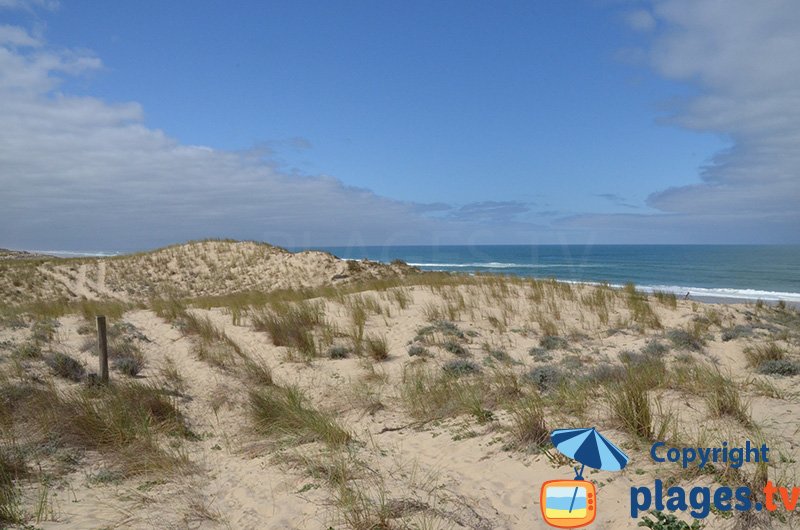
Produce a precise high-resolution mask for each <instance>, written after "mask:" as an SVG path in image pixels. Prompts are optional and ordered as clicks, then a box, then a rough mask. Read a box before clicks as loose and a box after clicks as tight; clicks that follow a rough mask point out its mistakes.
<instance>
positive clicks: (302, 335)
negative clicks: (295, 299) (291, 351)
mask: <svg viewBox="0 0 800 530" xmlns="http://www.w3.org/2000/svg"><path fill="white" fill-rule="evenodd" d="M323 316H324V314H323V311H322V305H321V304H315V303H311V302H300V303H297V304H277V305H275V306H273V308H272V310H269V311H264V312H262V313H260V314H254V315H253V316H252V317H251V320H252V324H253V328H254V329H255V330H256V331H266V332H267V333H269V334H270V337H271V338H272V343H273V344H274V345H275V346H288V347H291V348H295V349H297V350H298V351H300V353H302V354H303V355H305V356H306V357H315V356H316V355H317V346H316V343H315V342H314V334H313V329H314V327H315V326H317V325H319V324H321V323H322V319H323Z"/></svg>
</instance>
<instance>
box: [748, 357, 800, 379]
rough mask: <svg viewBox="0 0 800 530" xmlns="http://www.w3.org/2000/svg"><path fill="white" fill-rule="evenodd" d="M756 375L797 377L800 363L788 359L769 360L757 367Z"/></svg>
mask: <svg viewBox="0 0 800 530" xmlns="http://www.w3.org/2000/svg"><path fill="white" fill-rule="evenodd" d="M758 373H760V374H767V375H785V376H791V375H798V374H800V363H798V362H797V361H793V360H790V359H771V360H767V361H764V362H762V363H761V364H759V365H758Z"/></svg>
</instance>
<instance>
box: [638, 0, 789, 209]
mask: <svg viewBox="0 0 800 530" xmlns="http://www.w3.org/2000/svg"><path fill="white" fill-rule="evenodd" d="M655 12H656V14H657V16H658V17H659V18H660V19H662V20H663V21H664V22H665V23H666V24H667V27H668V29H667V30H666V31H665V32H664V33H663V34H662V35H660V36H659V37H658V38H657V39H656V41H655V44H654V47H653V50H652V61H653V66H654V67H655V68H656V69H657V70H658V71H659V72H660V73H662V74H663V75H664V76H666V77H669V78H673V79H680V80H687V81H690V82H692V83H694V84H696V86H697V87H698V88H699V90H700V93H699V94H698V95H697V96H694V97H692V98H690V99H688V100H686V101H685V102H684V104H683V105H681V106H680V107H679V108H678V109H677V110H676V112H675V114H674V115H673V116H671V117H670V121H671V122H673V123H675V124H678V125H681V126H683V127H687V128H690V129H693V130H698V131H710V132H715V133H719V134H722V135H725V136H727V137H728V138H730V139H731V141H732V143H733V145H732V147H731V148H730V150H728V151H726V152H723V153H719V154H717V155H716V156H715V157H714V158H713V160H712V161H711V163H710V164H709V165H708V166H707V167H705V168H703V169H702V173H701V177H702V183H700V184H697V185H694V186H686V187H682V188H673V189H669V190H666V191H663V192H659V193H656V194H654V195H652V196H651V197H650V199H649V204H650V205H651V206H654V207H656V208H658V209H661V210H664V211H670V212H686V213H700V212H704V213H711V212H720V213H721V212H726V211H738V212H739V213H740V214H741V215H748V214H751V213H752V214H761V213H764V212H774V213H775V214H776V215H778V214H782V213H785V212H789V211H793V210H794V209H796V207H797V206H796V205H797V204H798V202H800V54H798V53H797V51H798V50H800V9H798V5H797V2H795V1H794V0H764V1H760V2H750V1H746V0H726V1H719V0H664V1H659V2H656V4H655Z"/></svg>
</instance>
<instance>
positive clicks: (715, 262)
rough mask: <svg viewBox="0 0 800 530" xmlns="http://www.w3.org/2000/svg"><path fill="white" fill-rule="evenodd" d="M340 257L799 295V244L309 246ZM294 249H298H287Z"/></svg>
mask: <svg viewBox="0 0 800 530" xmlns="http://www.w3.org/2000/svg"><path fill="white" fill-rule="evenodd" d="M313 248H314V249H315V250H325V251H328V252H330V253H332V254H334V255H336V256H338V257H340V258H346V259H364V258H366V259H370V260H375V261H382V262H390V261H392V260H394V259H400V260H403V261H405V262H406V263H408V264H409V265H414V266H417V267H419V268H420V269H422V270H429V271H458V272H466V273H478V272H479V273H497V274H511V275H516V276H526V277H533V278H555V279H557V280H562V281H569V282H591V283H608V284H611V285H616V286H621V285H624V284H626V283H628V282H633V283H634V284H636V286H637V287H638V288H640V289H642V290H644V291H656V290H658V291H665V292H671V293H675V294H677V295H681V296H684V295H685V294H686V293H690V297H691V298H696V299H713V300H716V299H719V300H731V301H733V300H764V301H778V300H784V301H786V302H792V303H795V304H796V303H800V246H798V245H781V246H767V245H763V246H762V245H535V246H530V245H485V246H481V245H478V246H476V245H472V246H380V247H370V246H358V247H356V246H353V247H313ZM292 250H301V249H292Z"/></svg>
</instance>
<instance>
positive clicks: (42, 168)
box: [0, 31, 475, 248]
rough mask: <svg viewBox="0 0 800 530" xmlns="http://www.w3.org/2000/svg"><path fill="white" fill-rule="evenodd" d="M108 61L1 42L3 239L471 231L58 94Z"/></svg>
mask: <svg viewBox="0 0 800 530" xmlns="http://www.w3.org/2000/svg"><path fill="white" fill-rule="evenodd" d="M8 34H13V35H24V33H18V32H15V31H9V32H8ZM101 67H102V63H101V62H100V61H99V60H98V59H97V58H95V57H92V56H87V55H82V54H76V53H73V52H69V51H53V50H48V49H32V50H27V51H25V50H20V49H17V48H15V47H9V46H0V189H2V190H3V192H2V193H1V194H0V227H2V229H0V246H2V245H6V246H26V247H32V246H33V247H36V246H38V247H50V248H59V247H60V248H69V247H72V248H81V247H82V248H97V247H98V246H105V247H107V248H119V247H127V246H152V245H155V244H161V243H167V242H173V241H179V240H185V239H189V238H196V237H209V236H232V237H240V238H254V239H264V240H268V241H272V242H275V243H278V244H287V245H302V244H309V243H317V244H319V243H328V244H336V243H340V244H348V243H350V242H359V243H363V242H366V243H377V244H384V243H387V244H388V243H401V242H406V243H408V242H414V241H425V240H430V238H432V237H443V238H447V237H451V236H452V237H456V238H458V237H464V234H467V237H468V235H469V233H470V232H471V231H474V228H475V226H474V225H471V224H469V223H459V222H458V221H455V220H443V219H432V218H429V217H426V216H425V215H424V211H425V208H424V207H422V208H421V207H420V205H416V204H411V203H405V202H400V201H395V200H391V199H387V198H384V197H380V196H377V195H375V194H374V193H372V192H371V191H369V190H365V189H358V188H352V187H348V186H346V185H344V184H343V183H342V182H341V181H339V180H337V179H335V178H332V177H328V176H296V175H289V174H284V173H281V172H280V171H277V170H275V169H274V168H273V166H272V165H270V164H269V163H265V162H264V161H263V160H262V159H261V158H260V156H258V155H254V154H253V153H247V152H245V153H241V152H230V151H221V150H216V149H212V148H209V147H206V146H189V145H182V144H180V143H179V142H177V141H176V140H175V139H173V138H170V137H169V136H168V135H167V134H166V133H164V132H163V131H159V130H155V129H151V128H148V127H147V126H146V125H145V124H144V122H143V110H142V108H141V107H140V106H139V105H138V104H136V103H127V104H115V105H112V104H109V103H106V102H104V101H102V100H99V99H96V98H91V97H73V96H69V95H65V94H62V93H60V92H59V91H58V89H59V83H60V76H63V75H81V74H83V73H86V72H90V71H93V70H97V69H99V68H101ZM288 143H289V144H290V145H292V146H294V147H295V148H297V149H305V148H310V147H311V145H310V143H309V142H308V141H307V140H305V139H302V138H293V139H291V140H289V141H288Z"/></svg>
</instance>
